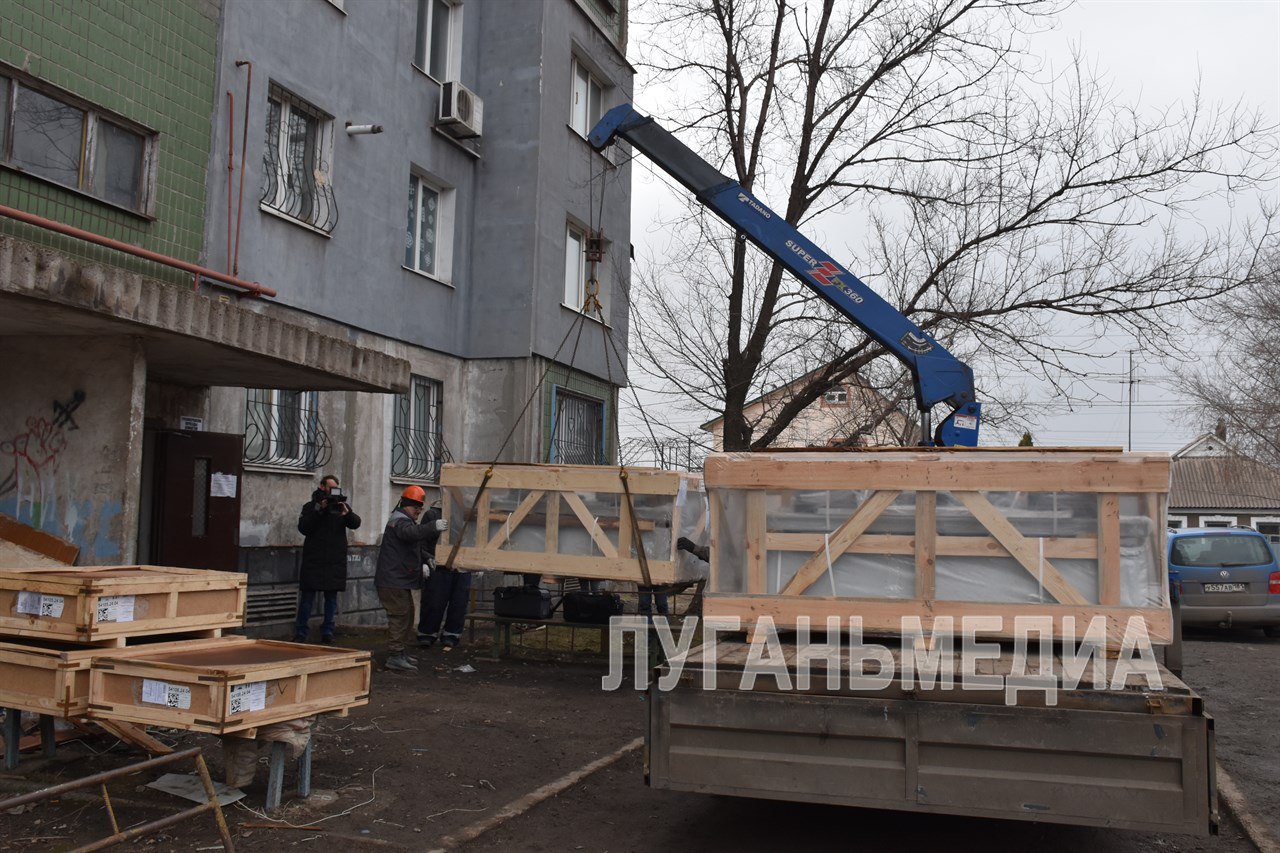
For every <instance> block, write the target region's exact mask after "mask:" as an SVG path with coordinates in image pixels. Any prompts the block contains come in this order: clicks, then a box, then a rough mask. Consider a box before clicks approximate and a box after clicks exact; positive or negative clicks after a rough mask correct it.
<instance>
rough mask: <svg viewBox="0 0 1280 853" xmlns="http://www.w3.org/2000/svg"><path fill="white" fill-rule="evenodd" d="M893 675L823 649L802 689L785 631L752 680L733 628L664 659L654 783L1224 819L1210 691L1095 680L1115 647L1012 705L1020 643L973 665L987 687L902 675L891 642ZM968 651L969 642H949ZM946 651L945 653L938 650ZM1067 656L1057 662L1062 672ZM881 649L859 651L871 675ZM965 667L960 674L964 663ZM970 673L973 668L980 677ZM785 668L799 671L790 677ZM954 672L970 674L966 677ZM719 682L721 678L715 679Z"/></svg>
mask: <svg viewBox="0 0 1280 853" xmlns="http://www.w3.org/2000/svg"><path fill="white" fill-rule="evenodd" d="M883 648H885V649H887V651H888V653H889V654H890V655H891V656H892V658H893V662H894V666H895V669H894V677H893V678H891V679H887V681H888V683H887V684H883V685H875V686H870V685H860V684H853V685H850V679H849V669H850V667H849V659H850V655H849V650H848V649H847V648H842V649H841V652H840V659H839V664H838V665H839V667H840V669H841V676H842V677H841V681H840V686H839V687H834V688H833V687H831V686H829V685H828V684H827V667H828V666H830V665H831V662H829V661H826V660H823V659H816V660H811V661H810V663H809V665H808V668H809V671H810V678H809V683H808V684H807V686H804V687H803V688H802V689H798V685H797V681H798V679H797V676H798V674H799V670H800V668H799V667H798V666H797V660H796V654H797V646H796V645H795V644H794V643H785V642H784V643H782V644H781V651H782V654H783V656H784V657H785V660H786V664H785V671H786V672H787V678H786V679H783V681H784V683H783V684H782V685H779V683H778V681H779V679H778V678H776V677H774V676H773V675H768V674H759V672H760V669H759V667H755V669H756V670H757V677H756V678H755V680H754V683H753V684H751V687H750V689H742V687H743V684H744V682H743V677H744V675H746V674H747V670H748V669H749V668H751V665H752V659H751V655H750V646H749V644H748V643H747V642H745V641H743V640H733V639H721V640H720V641H719V642H718V643H717V644H716V645H714V646H712V645H710V644H708V645H703V646H699V647H697V648H694V649H691V650H690V651H689V652H687V653H686V654H683V655H679V656H676V657H673V658H672V659H671V660H670V661H669V662H667V663H666V664H664V665H663V666H661V667H660V668H659V674H660V675H666V676H667V677H668V678H669V679H672V678H674V675H673V672H678V673H679V677H678V679H677V680H676V683H675V685H674V688H673V689H670V690H663V689H661V687H660V686H659V685H660V684H661V682H660V681H657V680H655V682H654V683H653V684H652V685H651V686H650V688H649V698H650V701H649V703H648V705H649V728H648V733H647V742H646V763H645V767H646V778H647V782H648V784H649V785H650V786H651V787H655V788H664V789H669V790H678V791H691V792H699V793H712V794H726V795H736V796H745V797H760V798H767V799H780V800H794V801H800V802H814V803H829V804H839V805H848V806H859V807H867V808H880V809H894V810H903V811H917V812H931V813H942V814H957V815H967V816H974V817H994V818H1008V819H1016V820H1029V821H1040V822H1048V823H1067V824H1081V825H1090V826H1109V827H1117V828H1125V829H1138V830H1156V831H1168V832H1181V833H1189V834H1196V835H1207V834H1211V833H1215V832H1216V830H1217V793H1216V789H1215V785H1214V731H1213V718H1212V717H1210V716H1209V715H1208V714H1206V713H1205V710H1204V703H1203V701H1202V700H1201V698H1200V697H1199V696H1198V695H1197V694H1196V693H1195V691H1194V690H1192V689H1191V688H1190V687H1188V686H1187V685H1186V684H1185V683H1184V682H1182V681H1181V680H1180V679H1179V678H1177V677H1176V676H1174V675H1173V674H1172V673H1171V672H1169V671H1168V670H1167V669H1165V668H1163V667H1159V668H1158V671H1159V675H1160V680H1161V687H1162V689H1152V687H1151V685H1148V684H1145V683H1142V684H1133V683H1130V684H1128V685H1127V686H1123V687H1120V686H1117V687H1115V688H1112V687H1110V686H1108V687H1106V688H1104V689H1093V688H1092V674H1091V673H1092V667H1094V666H1099V667H1102V669H1103V670H1104V673H1105V676H1106V678H1105V682H1106V683H1108V684H1109V683H1110V681H1111V677H1112V676H1113V675H1114V671H1115V667H1116V665H1117V663H1118V662H1117V661H1114V660H1107V659H1105V658H1104V659H1102V660H1101V661H1099V660H1097V659H1096V658H1095V659H1093V660H1091V662H1090V664H1089V667H1090V668H1089V669H1086V671H1085V677H1084V679H1083V680H1082V681H1081V683H1080V684H1079V685H1078V686H1075V687H1074V688H1072V687H1070V685H1066V686H1065V687H1064V685H1063V683H1062V679H1061V677H1058V679H1057V687H1058V689H1057V690H1056V691H1055V692H1054V694H1053V700H1052V701H1054V702H1056V704H1050V702H1051V700H1050V698H1049V694H1047V693H1046V692H1045V691H1043V690H1037V691H1029V690H1019V691H1017V693H1016V695H1015V696H1014V697H1013V700H1012V701H1013V704H1008V702H1007V693H1006V690H1005V684H1006V680H1007V678H1008V677H1009V676H1011V675H1012V674H1013V669H1014V657H1013V654H1012V652H1011V651H1010V650H1009V649H1008V648H1007V647H1006V648H1005V649H1004V650H1003V651H1002V652H1001V654H1000V656H999V657H998V658H996V659H983V660H977V661H975V662H974V663H973V664H972V665H971V666H970V669H971V670H972V672H973V674H974V676H975V678H976V680H981V678H985V679H987V680H988V682H989V683H988V685H987V686H985V687H984V686H981V685H979V687H978V689H961V687H960V685H959V683H957V684H956V685H955V686H954V688H953V689H950V690H944V689H938V688H936V687H935V689H922V688H921V683H920V681H919V680H915V679H912V680H904V679H903V676H902V673H903V667H902V663H903V656H904V653H905V655H906V656H908V657H912V658H913V660H914V654H915V651H914V650H913V649H912V648H910V647H908V648H906V649H905V650H904V649H903V648H901V647H898V646H897V645H896V644H894V645H888V644H886V645H885V646H884V647H883ZM949 654H950V657H951V660H952V662H954V663H956V664H957V665H958V663H959V653H958V652H951V653H949ZM947 655H948V653H946V652H945V651H944V652H938V653H937V654H936V655H935V660H941V659H942V658H943V657H946V656H947ZM1062 664H1063V660H1062V656H1061V655H1060V654H1059V655H1055V656H1054V658H1053V669H1052V670H1051V672H1055V673H1062V672H1063V669H1062ZM877 668H878V666H877V664H875V663H863V664H861V665H858V667H857V670H858V674H862V675H873V674H875V671H876V670H877ZM956 672H959V669H958V668H957V670H956ZM975 678H971V679H970V680H971V681H972V680H975ZM787 682H789V683H787ZM957 682H958V678H957ZM707 688H709V689H707Z"/></svg>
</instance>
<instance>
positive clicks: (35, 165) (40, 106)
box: [0, 75, 155, 214]
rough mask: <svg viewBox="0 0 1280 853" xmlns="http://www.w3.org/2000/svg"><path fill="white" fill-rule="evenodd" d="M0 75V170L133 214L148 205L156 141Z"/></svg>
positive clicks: (40, 87) (37, 86)
mask: <svg viewBox="0 0 1280 853" xmlns="http://www.w3.org/2000/svg"><path fill="white" fill-rule="evenodd" d="M30 83H31V85H29V83H28V81H19V80H18V79H16V78H13V77H8V76H3V75H0V162H3V163H4V164H5V165H6V166H9V167H10V168H13V169H15V170H18V171H21V172H24V173H26V174H29V175H35V176H36V177H38V178H42V179H44V180H46V181H49V182H51V183H55V184H58V185H59V186H63V187H67V188H69V189H72V190H77V191H79V192H83V193H87V194H89V195H91V196H94V197H95V198H98V199H101V200H102V201H105V202H108V203H110V204H114V205H118V206H119V207H123V208H127V209H129V210H132V211H135V212H137V213H144V214H145V213H147V212H148V209H149V207H150V204H151V195H152V193H151V186H152V183H153V178H152V176H153V174H154V165H153V159H154V148H155V134H153V133H149V132H144V131H142V130H140V129H139V128H137V127H131V126H129V123H128V122H126V121H125V120H124V119H121V118H117V117H115V116H111V115H108V114H106V113H105V112H103V111H102V110H100V109H99V108H97V107H94V106H92V105H90V104H88V103H87V102H84V101H81V100H80V99H78V98H75V97H74V96H72V95H68V94H64V93H61V92H56V91H54V90H53V89H51V88H50V89H48V90H45V88H44V86H45V85H46V84H42V83H39V82H38V81H30Z"/></svg>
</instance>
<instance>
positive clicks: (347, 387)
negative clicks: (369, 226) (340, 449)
mask: <svg viewBox="0 0 1280 853" xmlns="http://www.w3.org/2000/svg"><path fill="white" fill-rule="evenodd" d="M255 307H267V306H255ZM272 307H274V306H272ZM268 310H271V309H270V308H268ZM287 310H288V309H283V308H280V309H278V311H279V312H281V313H283V312H284V311H287ZM48 335H58V336H78V335H83V336H129V337H135V338H138V339H140V340H141V341H142V344H143V347H144V350H145V352H146V359H147V374H148V376H149V377H150V378H152V379H157V380H160V381H164V382H168V383H172V384H176V385H187V386H205V385H226V386H233V387H251V388H289V389H299V390H302V389H306V390H317V391H374V392H397V393H398V392H403V391H405V390H406V389H407V388H408V386H409V363H408V362H407V361H405V360H404V359H400V358H395V357H393V356H390V355H388V354H386V353H383V352H379V351H377V350H374V349H371V348H369V347H363V346H359V345H357V344H355V343H352V342H350V341H347V340H341V339H339V338H335V337H332V336H329V335H325V334H323V333H322V332H319V331H316V330H313V329H309V328H307V327H306V326H304V325H302V324H301V323H298V322H293V321H291V320H286V319H280V318H279V317H276V316H272V315H271V314H268V313H265V312H264V311H262V310H251V309H250V308H249V307H247V306H245V305H244V304H243V302H237V297H236V296H234V295H233V296H230V297H228V298H226V299H225V300H224V299H223V298H220V297H217V296H209V295H205V294H203V293H199V292H195V291H193V290H190V289H185V288H181V287H177V286H175V285H173V284H167V283H164V282H161V281H158V280H156V279H153V278H148V277H146V276H143V275H140V274H138V273H133V272H128V271H126V270H123V269H120V268H118V267H114V266H110V265H107V264H97V263H92V262H82V261H79V260H77V259H74V258H70V257H68V256H66V255H65V254H63V253H61V252H58V251H56V250H53V249H47V248H43V247H40V246H36V245H35V244H32V243H27V242H25V241H22V240H18V239H15V238H13V237H8V236H4V235H0V337H5V336H13V337H26V336H40V337H43V336H48Z"/></svg>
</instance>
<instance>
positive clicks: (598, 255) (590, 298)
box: [582, 167, 675, 588]
mask: <svg viewBox="0 0 1280 853" xmlns="http://www.w3.org/2000/svg"><path fill="white" fill-rule="evenodd" d="M606 174H607V173H606V171H605V169H604V168H603V167H602V168H601V169H600V173H599V181H600V206H599V211H598V213H597V212H596V211H595V209H594V205H591V204H590V202H594V200H595V199H594V198H591V199H590V200H589V208H588V209H591V210H592V212H593V214H594V215H593V217H592V218H593V219H595V223H594V224H595V225H598V226H600V227H599V228H592V229H591V230H592V233H591V235H590V236H589V238H588V247H589V248H588V252H587V262H588V263H589V264H590V265H591V266H590V270H591V274H590V276H588V278H587V282H586V285H585V291H586V293H585V298H584V299H583V303H582V312H583V313H584V314H586V313H587V312H588V311H591V310H594V311H595V313H596V318H597V319H598V320H599V322H600V336H601V343H602V344H603V347H602V350H603V352H604V369H605V377H606V379H607V381H608V383H609V387H610V388H612V387H614V384H613V363H612V362H611V361H610V359H609V349H610V348H612V349H613V353H614V355H615V356H617V358H618V367H619V368H621V367H622V356H621V355H620V354H619V353H618V344H617V342H616V341H615V340H613V338H611V337H610V336H609V326H608V324H607V323H605V318H604V307H603V306H602V305H601V304H600V299H599V293H600V279H599V276H598V275H597V271H598V266H599V263H600V261H601V260H603V259H604V227H603V220H604V195H605V175H606ZM589 192H590V193H591V194H592V195H594V193H595V180H592V182H591V186H590V189H589ZM634 390H635V389H634V388H633V389H632V391H633V393H634ZM636 402H637V404H639V397H638V396H637V397H636ZM612 420H613V436H614V440H615V441H617V442H618V479H620V480H621V481H622V493H623V497H624V502H625V503H626V507H627V519H628V521H629V522H630V527H631V540H632V544H633V545H634V546H635V550H636V558H637V560H638V561H639V563H640V576H641V577H642V578H643V579H644V586H645V587H648V588H652V587H653V575H652V573H651V572H650V571H649V556H648V554H647V553H646V551H645V547H644V537H643V536H642V534H641V533H640V522H639V519H638V518H637V517H636V507H635V501H634V500H633V499H632V497H631V481H630V477H629V475H628V473H627V466H626V463H624V462H623V461H622V440H621V438H620V437H619V435H618V405H617V399H616V396H615V400H614V405H613V419H612ZM654 441H655V444H656V442H657V439H656V438H655V439H654ZM674 530H675V528H674V527H673V528H672V531H673V534H674ZM672 544H673V545H674V543H672ZM618 547H619V548H622V547H624V543H623V542H622V541H621V538H620V539H619V541H618Z"/></svg>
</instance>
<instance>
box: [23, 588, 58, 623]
mask: <svg viewBox="0 0 1280 853" xmlns="http://www.w3.org/2000/svg"><path fill="white" fill-rule="evenodd" d="M65 604H66V600H65V599H64V598H63V597H62V596H61V595H45V594H44V593H41V592H19V593H18V612H19V613H25V614H27V615H29V616H52V617H53V618H54V619H57V618H58V617H59V616H61V615H62V608H63V607H64V606H65Z"/></svg>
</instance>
